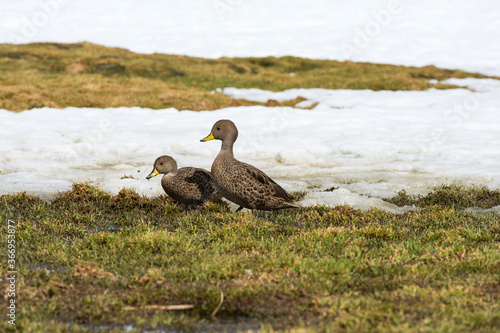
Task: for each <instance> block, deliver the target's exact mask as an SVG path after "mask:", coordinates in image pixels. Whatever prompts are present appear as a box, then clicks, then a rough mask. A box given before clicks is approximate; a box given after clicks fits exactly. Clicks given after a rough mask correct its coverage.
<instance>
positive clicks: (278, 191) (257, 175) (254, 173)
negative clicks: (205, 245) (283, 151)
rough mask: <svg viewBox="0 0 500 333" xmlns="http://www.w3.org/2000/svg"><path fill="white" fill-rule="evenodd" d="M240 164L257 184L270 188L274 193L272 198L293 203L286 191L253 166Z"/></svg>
mask: <svg viewBox="0 0 500 333" xmlns="http://www.w3.org/2000/svg"><path fill="white" fill-rule="evenodd" d="M240 163H241V164H242V165H244V169H245V171H246V172H247V173H248V174H249V175H250V177H252V178H253V179H255V180H256V181H258V182H259V183H261V184H263V185H265V186H267V187H269V188H271V189H272V190H273V191H274V193H275V194H274V196H276V197H280V198H283V199H285V201H290V202H293V198H292V196H291V195H290V194H289V193H288V192H287V191H285V189H284V188H283V187H281V186H280V185H279V184H278V183H276V182H275V181H274V180H272V179H271V177H269V176H268V175H266V174H265V173H264V172H263V171H261V170H259V169H257V168H256V167H254V166H253V165H250V164H246V163H243V162H240Z"/></svg>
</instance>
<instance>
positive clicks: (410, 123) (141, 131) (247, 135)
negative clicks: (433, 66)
mask: <svg viewBox="0 0 500 333" xmlns="http://www.w3.org/2000/svg"><path fill="white" fill-rule="evenodd" d="M452 82H454V83H455V84H459V85H462V86H471V87H476V89H475V91H470V90H467V89H453V90H429V91H406V92H405V91H397V92H392V91H377V92H375V91H369V90H361V91H349V90H325V89H293V90H288V91H284V92H269V91H261V90H256V89H234V88H226V89H223V92H224V93H226V94H228V95H230V96H235V97H238V98H247V99H252V100H260V101H265V100H266V99H269V98H272V99H277V100H286V99H293V98H295V97H297V96H303V97H306V98H308V101H309V102H318V103H319V104H318V105H317V106H316V107H315V108H314V109H313V110H303V109H297V108H288V107H277V108H269V107H263V106H252V107H233V108H226V109H222V110H216V111H210V112H192V111H182V112H179V111H177V110H175V109H166V110H150V109H143V108H115V109H91V108H81V109H79V108H67V109H64V110H58V109H50V108H43V109H37V110H30V111H24V112H21V113H13V112H10V111H5V110H0V123H1V124H2V131H1V132H0V142H2V145H1V146H0V194H6V193H16V192H19V191H26V192H29V193H35V194H37V195H41V196H43V197H51V196H53V195H55V194H57V192H58V191H64V190H67V189H69V188H70V186H71V183H72V182H80V181H92V182H94V184H96V185H98V186H99V187H100V188H102V189H104V190H106V191H110V192H112V193H117V192H118V191H119V190H120V189H121V188H123V187H126V188H134V189H135V190H137V191H138V192H139V193H141V194H145V195H148V196H156V195H159V194H161V193H162V189H161V186H160V183H159V182H160V179H159V177H156V178H153V179H151V180H150V181H147V180H146V179H145V177H146V176H147V175H148V173H149V172H150V171H151V169H152V165H153V162H154V160H155V158H156V157H158V156H159V155H162V154H169V155H172V156H173V157H174V158H175V159H176V160H177V162H178V164H179V166H197V167H203V168H206V169H210V166H211V163H212V161H213V159H214V158H215V156H216V155H217V153H218V151H219V149H220V143H219V142H218V141H211V142H207V143H201V142H199V140H200V139H201V138H203V137H205V136H206V135H208V134H209V132H210V129H211V128H212V125H213V123H214V122H215V121H217V120H219V119H231V120H233V121H234V122H235V123H236V125H237V126H238V129H239V133H240V135H239V138H238V141H237V142H236V145H235V155H236V157H237V158H238V159H240V160H243V161H245V162H248V163H251V164H254V165H255V166H257V167H259V168H261V169H263V170H264V171H265V172H266V173H268V174H269V175H270V176H271V177H273V178H274V179H275V180H276V181H278V182H279V183H280V184H282V185H283V186H284V187H285V188H286V189H287V190H290V191H295V190H301V191H308V192H309V195H307V196H306V198H305V200H304V201H303V204H313V203H323V204H330V205H336V204H339V203H344V202H345V203H348V204H352V205H354V206H355V207H357V208H369V207H380V208H384V209H388V210H393V211H400V210H398V209H396V208H395V207H393V206H392V205H388V204H387V203H385V202H383V201H382V200H380V199H383V198H390V197H392V196H394V195H395V194H396V193H397V192H398V191H400V190H403V189H404V190H406V191H407V192H408V193H410V194H427V193H428V192H429V188H432V187H433V186H436V185H440V184H442V183H452V182H457V183H464V184H474V185H478V186H488V187H490V188H500V168H499V167H498V166H499V165H500V116H499V105H500V85H499V83H498V81H494V80H478V79H466V80H456V79H455V80H454V81H452ZM123 176H132V177H133V179H130V178H124V179H121V178H122V177H123ZM332 187H334V188H337V189H336V190H334V191H333V192H325V191H324V190H326V189H330V188H332Z"/></svg>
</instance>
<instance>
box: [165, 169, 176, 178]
mask: <svg viewBox="0 0 500 333" xmlns="http://www.w3.org/2000/svg"><path fill="white" fill-rule="evenodd" d="M175 175H177V169H175V170H174V171H170V172H169V173H167V174H165V176H168V177H173V176H175Z"/></svg>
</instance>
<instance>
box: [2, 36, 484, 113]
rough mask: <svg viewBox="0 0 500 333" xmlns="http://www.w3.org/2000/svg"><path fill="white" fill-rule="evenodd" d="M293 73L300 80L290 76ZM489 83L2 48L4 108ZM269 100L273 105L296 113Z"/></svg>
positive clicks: (377, 69) (213, 104)
mask: <svg viewBox="0 0 500 333" xmlns="http://www.w3.org/2000/svg"><path fill="white" fill-rule="evenodd" d="M290 73H294V74H295V75H293V76H291V75H290ZM450 77H485V76H484V75H479V74H473V73H466V72H463V71H456V70H443V69H438V68H436V67H433V66H427V67H423V68H415V67H404V66H393V65H377V64H370V63H353V62H349V61H347V62H338V61H329V60H310V59H302V58H296V57H283V58H274V57H268V58H220V59H203V58H194V57H187V56H177V55H166V54H151V55H146V54H137V53H133V52H130V51H127V50H124V49H120V48H109V47H104V46H100V45H95V44H90V43H77V44H56V43H35V44H26V45H11V44H0V87H1V90H0V108H3V109H7V110H13V111H21V110H25V109H31V108H39V107H54V108H64V107H69V106H75V107H98V108H105V107H120V106H128V107H131V106H141V107H147V108H152V109H160V108H168V107H175V108H177V109H179V110H185V109H189V110H198V111H199V110H213V109H218V108H223V107H228V106H239V105H255V104H259V103H254V102H249V101H246V100H235V99H232V98H230V97H228V96H225V95H223V94H221V93H218V92H214V90H215V89H216V88H223V87H238V88H261V89H266V90H272V91H281V90H285V89H291V88H329V89H341V88H342V89H373V90H424V89H428V88H431V87H435V88H440V89H441V88H450V87H452V86H447V85H442V84H431V83H429V79H437V80H443V79H447V78H450ZM301 100H303V99H301V98H299V99H297V100H293V101H288V102H282V103H280V102H277V101H269V102H268V103H267V105H268V106H294V105H295V104H296V103H298V102H300V101H301Z"/></svg>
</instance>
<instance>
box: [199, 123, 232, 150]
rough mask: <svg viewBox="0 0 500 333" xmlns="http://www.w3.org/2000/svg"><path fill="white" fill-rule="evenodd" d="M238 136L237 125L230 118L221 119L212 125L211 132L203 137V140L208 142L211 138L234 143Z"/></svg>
mask: <svg viewBox="0 0 500 333" xmlns="http://www.w3.org/2000/svg"><path fill="white" fill-rule="evenodd" d="M237 138H238V129H237V128H236V125H235V124H234V123H233V122H232V121H231V120H228V119H222V120H219V121H218V122H216V123H215V124H214V126H213V127H212V131H211V132H210V134H209V135H208V136H207V137H206V138H204V139H201V140H200V141H201V142H206V141H210V140H214V139H215V140H221V141H222V143H228V144H231V145H232V144H233V143H234V142H235V141H236V139H237Z"/></svg>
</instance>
